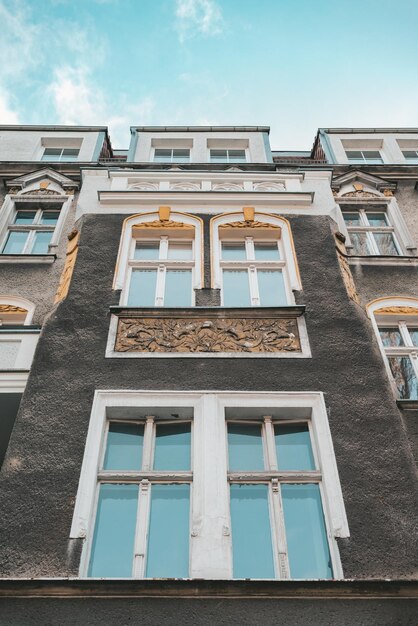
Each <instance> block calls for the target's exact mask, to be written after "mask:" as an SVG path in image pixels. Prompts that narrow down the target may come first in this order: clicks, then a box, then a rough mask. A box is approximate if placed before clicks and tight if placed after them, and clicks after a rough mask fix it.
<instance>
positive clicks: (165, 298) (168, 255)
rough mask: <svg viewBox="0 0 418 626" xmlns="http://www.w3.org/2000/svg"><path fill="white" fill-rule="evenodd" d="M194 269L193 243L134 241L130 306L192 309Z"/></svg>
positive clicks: (185, 240)
mask: <svg viewBox="0 0 418 626" xmlns="http://www.w3.org/2000/svg"><path fill="white" fill-rule="evenodd" d="M194 265H195V262H194V242H193V241H192V240H191V239H190V240H187V239H176V238H174V237H168V236H165V235H164V236H161V237H159V238H158V239H136V240H134V242H133V248H132V254H131V259H130V261H129V274H130V276H129V290H128V294H127V306H137V307H147V306H150V307H152V306H166V307H176V306H178V307H181V306H191V305H192V304H193V269H194Z"/></svg>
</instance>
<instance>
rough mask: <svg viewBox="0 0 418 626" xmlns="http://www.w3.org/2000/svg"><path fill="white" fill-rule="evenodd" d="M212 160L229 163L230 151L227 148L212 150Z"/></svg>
mask: <svg viewBox="0 0 418 626" xmlns="http://www.w3.org/2000/svg"><path fill="white" fill-rule="evenodd" d="M210 160H211V161H212V163H227V162H228V153H227V151H226V150H211V151H210Z"/></svg>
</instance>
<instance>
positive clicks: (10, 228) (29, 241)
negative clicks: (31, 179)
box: [0, 201, 62, 256]
mask: <svg viewBox="0 0 418 626" xmlns="http://www.w3.org/2000/svg"><path fill="white" fill-rule="evenodd" d="M30 204H32V203H30ZM33 205H34V208H33V209H32V208H30V206H29V208H27V207H25V208H19V204H18V203H15V206H14V210H13V212H12V215H11V218H12V219H11V221H10V222H9V223H8V225H7V229H6V232H5V234H4V236H3V239H2V242H1V247H0V254H2V255H3V254H5V255H6V256H7V255H8V254H11V253H10V252H4V248H5V246H6V244H7V241H8V238H9V234H10V233H12V232H19V233H22V232H24V233H27V235H28V237H27V238H26V243H25V244H24V246H23V249H22V252H18V253H16V254H22V255H23V254H33V253H32V249H33V246H34V244H35V237H36V234H37V233H52V235H51V241H50V243H49V244H48V251H47V252H45V253H41V254H49V250H50V247H51V243H52V240H53V237H54V232H55V230H56V228H57V225H58V222H59V219H60V217H61V211H62V206H60V207H59V208H55V207H54V208H49V207H48V204H44V205H42V201H41V202H40V203H39V204H37V203H35V202H34V203H33ZM20 211H29V212H35V217H34V219H33V222H32V224H15V223H14V222H15V219H16V217H17V214H18V213H19V212H20ZM45 211H46V212H48V211H55V212H57V213H59V215H58V219H57V222H56V224H54V225H53V226H48V225H46V224H41V218H42V215H43V213H44V212H45Z"/></svg>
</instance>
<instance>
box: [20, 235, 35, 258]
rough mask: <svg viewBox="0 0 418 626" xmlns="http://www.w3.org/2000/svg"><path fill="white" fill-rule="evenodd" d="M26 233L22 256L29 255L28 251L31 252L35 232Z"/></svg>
mask: <svg viewBox="0 0 418 626" xmlns="http://www.w3.org/2000/svg"><path fill="white" fill-rule="evenodd" d="M27 233H28V237H26V242H25V245H24V246H23V250H22V254H30V251H31V250H32V247H33V243H34V239H35V234H36V230H29V231H27Z"/></svg>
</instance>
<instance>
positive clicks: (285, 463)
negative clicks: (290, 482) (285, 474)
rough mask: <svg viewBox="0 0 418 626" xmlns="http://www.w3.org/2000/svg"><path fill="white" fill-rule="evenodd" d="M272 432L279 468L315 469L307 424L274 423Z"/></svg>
mask: <svg viewBox="0 0 418 626" xmlns="http://www.w3.org/2000/svg"><path fill="white" fill-rule="evenodd" d="M274 433H275V440H276V452H277V463H278V468H279V470H314V469H315V461H314V457H313V453H312V446H311V438H310V434H309V428H308V425H307V424H289V425H286V424H276V425H275V426H274Z"/></svg>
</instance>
